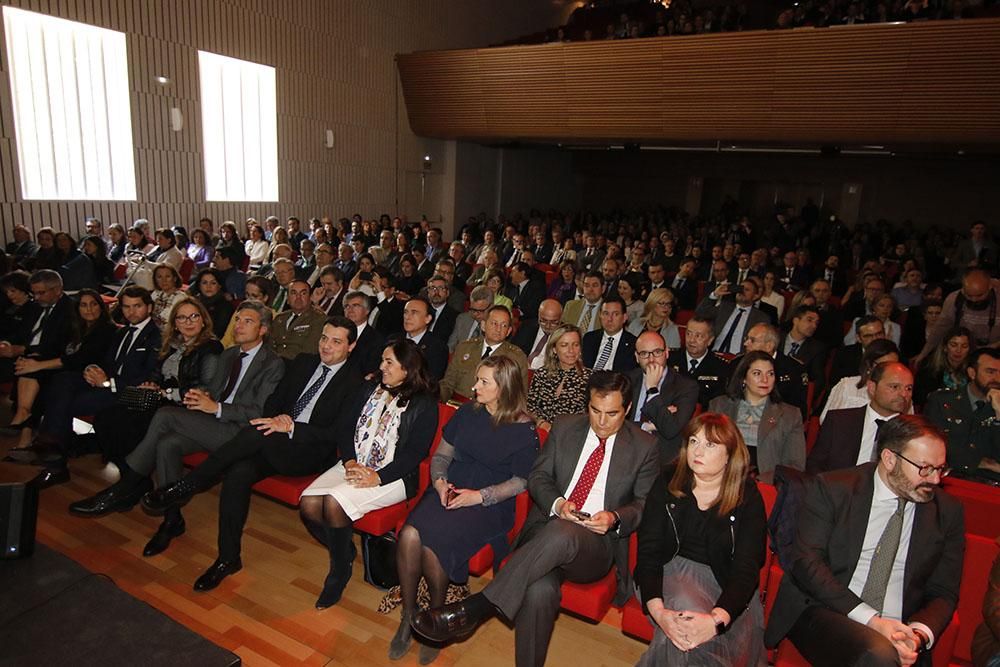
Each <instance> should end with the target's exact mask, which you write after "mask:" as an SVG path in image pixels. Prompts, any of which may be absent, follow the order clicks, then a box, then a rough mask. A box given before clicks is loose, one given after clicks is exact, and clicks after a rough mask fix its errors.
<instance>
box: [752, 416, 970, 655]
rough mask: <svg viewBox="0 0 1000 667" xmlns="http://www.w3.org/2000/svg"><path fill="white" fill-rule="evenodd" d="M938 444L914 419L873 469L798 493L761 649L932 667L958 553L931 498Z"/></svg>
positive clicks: (890, 440) (838, 474) (938, 472)
mask: <svg viewBox="0 0 1000 667" xmlns="http://www.w3.org/2000/svg"><path fill="white" fill-rule="evenodd" d="M944 439H945V436H944V434H942V433H941V432H940V431H939V430H938V429H937V428H935V427H934V426H933V425H932V424H931V423H930V422H929V421H928V420H927V419H925V418H923V417H920V416H915V415H903V416H900V417H897V418H896V419H893V420H892V421H889V422H887V423H886V424H885V425H884V426H883V427H882V428H881V429H880V431H879V434H878V445H877V452H878V453H877V458H876V459H875V460H874V461H872V462H870V463H865V464H864V465H860V466H857V467H854V468H850V469H847V470H838V471H835V472H830V473H824V474H822V475H819V476H817V477H816V478H815V479H814V480H813V481H811V482H810V483H809V484H808V485H807V487H806V491H805V497H804V500H803V503H802V505H801V506H800V507H799V509H798V511H797V515H796V516H797V521H796V523H797V526H796V528H797V532H796V539H795V542H794V544H792V545H791V547H790V548H791V554H790V558H791V562H792V565H791V567H790V568H789V569H788V570H787V571H786V572H785V576H784V578H783V579H782V581H781V588H780V589H779V590H778V595H777V599H776V601H775V605H774V609H773V611H772V612H771V615H770V618H769V621H768V625H767V630H766V632H765V634H764V642H765V644H766V645H767V646H768V647H769V648H770V647H774V646H776V645H777V644H778V642H780V641H781V640H782V639H783V638H784V637H786V636H787V637H788V638H789V639H790V640H791V642H792V644H794V645H795V647H796V648H797V649H798V650H799V652H800V653H801V654H802V656H803V657H804V658H805V659H806V660H807V661H808V662H809V663H810V664H812V665H817V666H818V667H827V666H829V667H834V666H836V667H840V666H841V665H900V664H902V665H912V664H918V665H930V664H931V660H930V655H929V653H928V652H927V649H930V648H931V647H932V646H933V645H934V642H935V640H936V638H938V637H940V636H941V633H942V632H943V631H944V629H945V627H946V626H947V625H948V623H949V622H950V621H951V618H952V614H953V613H954V611H955V606H956V603H957V601H958V588H959V582H960V581H961V579H962V558H963V552H964V550H965V536H964V520H963V513H962V505H961V504H960V503H959V502H958V501H956V500H955V499H953V498H952V497H950V496H948V495H947V494H945V493H943V492H940V491H937V490H936V488H935V487H937V485H938V484H940V483H941V479H942V478H943V477H945V476H946V475H947V474H948V472H949V470H948V468H947V465H946V463H945V442H944Z"/></svg>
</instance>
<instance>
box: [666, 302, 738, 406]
mask: <svg viewBox="0 0 1000 667" xmlns="http://www.w3.org/2000/svg"><path fill="white" fill-rule="evenodd" d="M714 341H715V336H713V335H712V320H711V319H707V318H704V317H700V316H698V315H695V316H694V317H692V318H691V319H690V320H688V323H687V334H686V336H685V337H684V352H683V354H681V355H679V356H674V357H673V359H672V364H671V365H672V367H673V370H674V371H675V372H677V373H680V374H681V375H683V376H685V377H689V378H691V379H692V380H694V381H695V382H697V383H698V403H699V404H700V405H701V407H702V409H703V410H704V409H708V404H709V403H710V402H711V401H712V399H713V398H715V397H716V396H721V395H722V394H723V392H725V390H726V385H727V384H728V383H729V373H730V370H731V367H732V364H730V363H729V362H728V361H726V360H725V359H724V358H722V357H721V356H719V353H717V352H712V343H713V342H714Z"/></svg>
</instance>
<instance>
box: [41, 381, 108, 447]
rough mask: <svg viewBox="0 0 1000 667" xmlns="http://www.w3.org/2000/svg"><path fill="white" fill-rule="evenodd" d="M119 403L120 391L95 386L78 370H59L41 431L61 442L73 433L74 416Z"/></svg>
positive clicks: (97, 410) (51, 389)
mask: <svg viewBox="0 0 1000 667" xmlns="http://www.w3.org/2000/svg"><path fill="white" fill-rule="evenodd" d="M117 403H118V394H116V393H114V392H112V391H111V390H110V389H105V388H104V387H91V386H90V385H89V384H87V382H86V380H84V379H83V375H82V374H81V373H78V372H76V371H67V372H65V373H59V374H58V375H56V376H55V377H54V378H52V385H51V387H50V388H49V394H48V396H47V398H46V400H45V407H44V413H43V418H42V423H41V425H40V426H39V429H38V430H39V432H40V433H42V434H44V435H45V436H46V437H48V438H51V439H53V440H56V441H58V442H59V443H60V445H61V446H63V445H65V443H66V441H67V440H68V439H69V437H70V436H71V435H72V434H73V418H74V417H81V416H84V415H96V414H97V413H98V412H101V411H102V410H105V409H107V408H110V407H114V406H115V405H116V404H117Z"/></svg>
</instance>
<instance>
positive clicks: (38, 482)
mask: <svg viewBox="0 0 1000 667" xmlns="http://www.w3.org/2000/svg"><path fill="white" fill-rule="evenodd" d="M68 481H69V470H67V469H66V468H46V469H45V470H43V471H42V472H40V473H38V477H35V478H34V479H33V480H31V482H30V483H31V484H34V485H35V486H37V487H38V488H39V489H47V488H49V487H50V486H55V485H56V484H65V483H66V482H68Z"/></svg>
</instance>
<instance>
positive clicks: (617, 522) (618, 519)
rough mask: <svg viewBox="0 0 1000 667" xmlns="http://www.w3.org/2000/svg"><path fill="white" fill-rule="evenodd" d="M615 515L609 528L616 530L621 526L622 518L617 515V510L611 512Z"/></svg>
mask: <svg viewBox="0 0 1000 667" xmlns="http://www.w3.org/2000/svg"><path fill="white" fill-rule="evenodd" d="M612 514H614V515H615V522H614V523H613V524H611V530H612V531H614V532H618V529H619V528H621V527H622V518H621V517H620V516H618V512H612Z"/></svg>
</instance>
